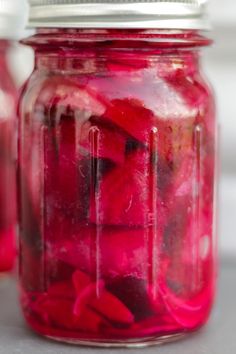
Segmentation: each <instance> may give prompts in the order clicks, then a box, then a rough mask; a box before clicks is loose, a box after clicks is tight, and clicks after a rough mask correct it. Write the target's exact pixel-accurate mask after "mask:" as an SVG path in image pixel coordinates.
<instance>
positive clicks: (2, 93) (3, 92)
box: [0, 0, 25, 274]
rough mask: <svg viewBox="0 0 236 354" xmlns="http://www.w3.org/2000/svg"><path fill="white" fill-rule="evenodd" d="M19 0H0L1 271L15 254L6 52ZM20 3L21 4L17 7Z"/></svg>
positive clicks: (12, 94) (16, 25)
mask: <svg viewBox="0 0 236 354" xmlns="http://www.w3.org/2000/svg"><path fill="white" fill-rule="evenodd" d="M22 5H23V2H21V1H19V0H16V1H14V0H0V274H2V273H5V272H8V271H11V270H12V269H13V266H14V264H15V255H16V242H15V237H16V102H17V90H16V87H15V84H14V80H13V78H12V76H11V74H10V71H9V65H8V53H9V50H10V49H11V47H12V46H13V40H15V39H16V38H17V37H18V35H20V33H19V32H20V29H21V28H22V27H23V21H24V20H23V18H25V14H23V16H22V15H21V13H20V12H18V11H19V9H20V10H21V9H24V7H23V8H22V7H21V6H22ZM19 6H20V8H19Z"/></svg>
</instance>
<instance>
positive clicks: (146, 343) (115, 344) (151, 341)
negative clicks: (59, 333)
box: [45, 333, 187, 348]
mask: <svg viewBox="0 0 236 354" xmlns="http://www.w3.org/2000/svg"><path fill="white" fill-rule="evenodd" d="M186 336H187V333H175V334H169V335H163V336H160V337H158V338H157V337H148V338H145V339H131V340H126V341H124V340H116V341H109V342H108V341H107V342H106V341H105V340H104V341H96V340H94V341H93V340H79V339H68V338H59V337H53V336H45V337H46V338H48V339H50V340H53V341H57V342H62V343H67V344H72V345H79V346H85V347H99V348H146V347H151V346H155V345H161V344H165V343H170V342H175V341H177V340H180V339H183V338H184V337H186Z"/></svg>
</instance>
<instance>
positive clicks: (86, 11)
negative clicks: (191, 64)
mask: <svg viewBox="0 0 236 354" xmlns="http://www.w3.org/2000/svg"><path fill="white" fill-rule="evenodd" d="M207 2H208V0H29V3H30V22H29V25H30V27H54V28H55V27H60V28H161V29H209V23H208V20H207V17H206V3H207Z"/></svg>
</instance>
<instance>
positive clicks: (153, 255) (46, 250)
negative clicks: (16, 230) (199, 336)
mask: <svg viewBox="0 0 236 354" xmlns="http://www.w3.org/2000/svg"><path fill="white" fill-rule="evenodd" d="M50 6H53V5H50ZM58 6H59V8H60V6H62V7H63V6H64V7H66V6H67V5H58ZM74 6H75V8H77V7H78V8H79V6H80V5H78V4H77V5H74ZM78 11H79V10H78ZM59 20H60V19H57V17H55V19H54V21H55V24H54V26H51V27H55V28H51V29H49V28H43V27H44V26H45V27H47V24H45V23H44V25H43V24H42V25H39V27H41V28H39V29H38V31H37V34H36V35H34V36H33V37H31V38H29V39H27V40H25V41H24V43H26V44H28V45H30V46H32V47H33V48H34V49H35V52H36V61H35V70H34V72H33V74H32V76H31V77H30V79H29V81H28V82H27V84H26V86H25V89H24V92H23V95H22V98H21V103H20V132H19V135H20V144H19V180H18V187H19V195H20V232H21V241H20V242H21V253H20V283H21V304H22V308H23V311H24V316H25V318H26V321H27V323H28V324H29V326H30V327H31V328H32V329H33V330H35V331H36V332H38V333H40V334H42V335H44V336H47V337H50V338H53V339H56V340H60V341H66V342H72V343H77V344H85V345H97V346H143V345H149V344H153V343H158V342H162V341H166V340H167V341H169V340H172V339H173V338H176V337H179V336H182V335H184V334H185V333H190V332H192V331H195V330H196V329H198V328H199V327H201V326H202V325H203V324H205V322H206V321H207V319H208V317H209V313H210V310H211V307H212V303H213V299H214V289H215V278H216V274H215V273H216V270H215V261H216V253H215V238H214V233H215V228H214V203H215V200H214V195H215V183H214V181H215V150H216V146H215V145H216V133H215V132H216V125H215V109H214V100H213V97H212V92H211V90H210V89H209V86H208V84H207V83H206V81H205V80H204V78H203V77H202V74H201V73H200V70H199V51H200V48H201V47H202V46H206V45H208V44H209V43H210V42H209V40H208V39H206V38H205V37H203V36H201V35H200V34H199V33H198V31H197V30H195V29H194V30H190V29H185V28H184V29H178V30H175V29H172V30H165V29H145V30H143V29H138V28H136V29H119V28H107V29H101V28H100V29H99V28H97V29H94V28H93V29H91V28H90V29H89V28H67V29H60V28H59V27H60V25H59V22H58V21H59ZM31 21H32V24H34V19H31ZM68 21H69V20H68ZM45 22H46V21H45ZM157 24H158V21H157ZM73 26H75V24H73ZM73 26H72V24H71V27H73ZM81 26H82V27H83V24H82V25H81V23H78V24H77V27H81ZM68 27H69V26H68ZM75 27H76V26H75ZM104 27H105V26H104ZM107 27H109V26H107ZM110 27H111V26H110ZM113 27H115V25H114V26H113ZM118 27H119V26H118Z"/></svg>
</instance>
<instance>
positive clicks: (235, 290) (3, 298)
mask: <svg viewBox="0 0 236 354" xmlns="http://www.w3.org/2000/svg"><path fill="white" fill-rule="evenodd" d="M220 273H221V275H220V282H219V292H218V300H217V303H216V306H215V309H214V311H213V314H212V317H211V320H210V322H209V324H208V325H207V326H206V327H205V328H204V329H202V330H201V331H199V332H198V333H197V334H194V335H191V336H190V337H187V338H186V339H184V340H181V341H178V342H174V343H171V344H165V345H162V346H158V347H150V348H147V349H94V348H85V347H76V346H70V345H66V344H61V343H56V342H53V341H49V340H46V339H44V338H41V337H39V336H37V335H35V334H34V333H32V332H31V331H30V330H28V329H27V327H26V326H25V324H24V321H23V319H22V317H21V313H20V310H19V307H18V304H17V292H16V286H15V282H14V280H12V279H6V278H4V279H1V280H0V354H42V353H43V354H69V353H71V354H74V353H77V354H78V353H79V354H92V353H97V354H103V353H109V354H114V353H118V354H122V353H128V354H133V353H144V351H145V354H152V353H155V354H234V353H236V332H235V330H236V306H235V303H236V263H233V262H229V261H227V262H223V264H222V266H221V272H220Z"/></svg>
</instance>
